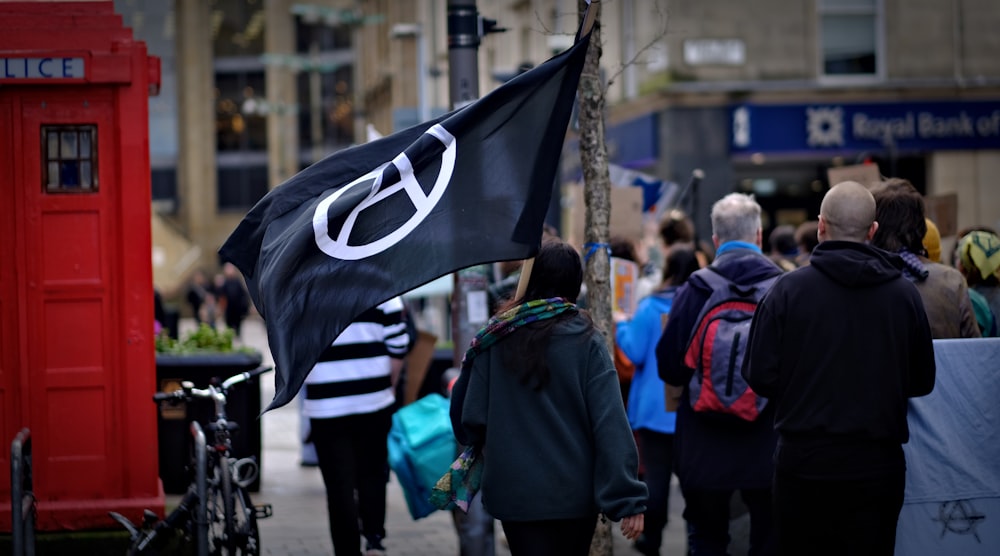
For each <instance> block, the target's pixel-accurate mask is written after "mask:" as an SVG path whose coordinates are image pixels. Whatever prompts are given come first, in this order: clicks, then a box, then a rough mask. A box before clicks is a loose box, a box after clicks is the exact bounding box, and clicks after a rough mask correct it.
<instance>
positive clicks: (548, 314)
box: [462, 297, 576, 370]
mask: <svg viewBox="0 0 1000 556" xmlns="http://www.w3.org/2000/svg"><path fill="white" fill-rule="evenodd" d="M569 309H576V305H574V304H573V303H570V302H569V301H566V299H565V298H562V297H551V298H549V299H535V300H532V301H529V302H527V303H524V304H521V305H518V306H517V307H512V308H510V309H508V310H506V311H504V312H503V313H500V314H498V315H495V316H493V317H492V318H491V319H490V320H489V322H487V323H486V326H485V327H483V328H482V329H481V330H480V331H479V332H477V333H476V337H475V338H473V339H472V343H471V344H470V345H469V349H467V350H466V351H465V356H464V357H463V358H462V369H463V370H464V369H466V368H468V367H469V366H471V365H472V359H473V358H474V357H475V356H477V355H479V354H480V353H482V352H484V351H486V350H487V349H489V347H490V346H492V345H493V344H495V343H497V342H499V341H500V340H502V339H504V338H506V337H507V336H509V335H510V333H511V332H514V331H515V330H517V329H518V328H520V327H522V326H524V325H526V324H528V323H532V322H536V321H540V320H545V319H550V318H552V317H554V316H556V315H559V314H561V313H563V312H565V311H567V310H569Z"/></svg>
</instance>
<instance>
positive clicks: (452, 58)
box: [448, 0, 495, 556]
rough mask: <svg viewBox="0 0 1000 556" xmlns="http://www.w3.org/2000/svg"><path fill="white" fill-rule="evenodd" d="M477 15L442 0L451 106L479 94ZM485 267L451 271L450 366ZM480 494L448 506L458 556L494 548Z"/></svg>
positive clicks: (466, 338) (487, 553)
mask: <svg viewBox="0 0 1000 556" xmlns="http://www.w3.org/2000/svg"><path fill="white" fill-rule="evenodd" d="M480 21H481V20H480V18H479V12H478V10H477V9H476V0H448V68H449V73H448V80H449V82H448V84H449V88H448V91H449V94H450V98H451V106H452V108H453V109H457V108H461V107H463V106H465V105H467V104H470V103H472V102H475V101H476V99H478V98H479V52H478V50H479V42H480V38H481V34H482V29H481V24H480ZM456 233H457V232H456ZM488 268H489V267H488V266H487V265H478V266H474V267H471V268H466V269H463V270H460V271H458V272H456V273H455V274H454V275H453V276H454V287H453V289H452V297H451V322H452V327H451V335H452V340H453V342H454V346H455V352H454V365H455V367H459V366H460V365H461V363H462V356H463V355H464V354H465V349H466V348H467V347H468V346H469V344H470V343H471V342H472V339H473V338H474V337H475V335H476V332H477V331H478V330H479V329H480V328H482V327H483V326H484V325H485V324H486V318H488V317H489V315H488V298H487V295H486V288H487V286H488V280H487V276H488ZM477 309H480V310H477ZM481 309H487V310H481ZM484 313H486V314H484ZM481 496H482V495H481V494H479V495H477V496H476V498H474V499H473V500H472V503H471V504H470V505H469V512H468V513H467V514H463V513H461V512H458V511H453V512H452V518H453V520H454V522H455V529H456V531H457V532H458V543H459V553H460V554H462V556H492V555H493V554H494V553H495V545H494V533H493V516H491V515H489V513H487V512H486V509H485V508H484V507H483V505H482V499H481Z"/></svg>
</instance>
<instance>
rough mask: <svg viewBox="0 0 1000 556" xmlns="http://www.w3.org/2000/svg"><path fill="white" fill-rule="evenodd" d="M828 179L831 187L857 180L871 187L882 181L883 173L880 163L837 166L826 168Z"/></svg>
mask: <svg viewBox="0 0 1000 556" xmlns="http://www.w3.org/2000/svg"><path fill="white" fill-rule="evenodd" d="M826 181H827V182H828V183H829V185H830V187H833V186H835V185H837V184H838V183H841V182H845V181H856V182H858V183H860V184H861V185H863V186H865V187H867V188H868V189H871V188H873V187H875V186H876V185H878V184H880V183H882V173H881V172H879V170H878V164H853V165H851V166H835V167H832V168H828V169H827V170H826Z"/></svg>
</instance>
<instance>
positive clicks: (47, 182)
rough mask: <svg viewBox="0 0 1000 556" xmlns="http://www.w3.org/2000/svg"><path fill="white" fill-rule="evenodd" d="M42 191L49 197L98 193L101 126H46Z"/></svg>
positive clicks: (43, 141)
mask: <svg viewBox="0 0 1000 556" xmlns="http://www.w3.org/2000/svg"><path fill="white" fill-rule="evenodd" d="M42 188H43V189H44V190H45V191H46V192H49V193H93V192H96V191H97V126H95V125H52V126H42Z"/></svg>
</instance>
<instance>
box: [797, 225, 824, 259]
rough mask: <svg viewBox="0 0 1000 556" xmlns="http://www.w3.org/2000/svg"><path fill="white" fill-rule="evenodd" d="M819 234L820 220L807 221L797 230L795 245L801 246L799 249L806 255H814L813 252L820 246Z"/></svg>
mask: <svg viewBox="0 0 1000 556" xmlns="http://www.w3.org/2000/svg"><path fill="white" fill-rule="evenodd" d="M817 232H819V221H818V220H806V221H805V222H803V223H801V224H799V227H798V228H795V243H798V244H799V248H800V249H801V250H802V252H803V253H805V254H806V255H808V254H809V253H812V250H813V249H815V248H816V246H817V245H819V236H817V235H816V234H817Z"/></svg>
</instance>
